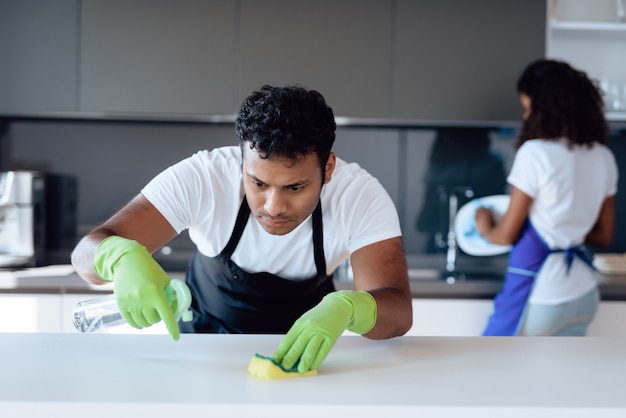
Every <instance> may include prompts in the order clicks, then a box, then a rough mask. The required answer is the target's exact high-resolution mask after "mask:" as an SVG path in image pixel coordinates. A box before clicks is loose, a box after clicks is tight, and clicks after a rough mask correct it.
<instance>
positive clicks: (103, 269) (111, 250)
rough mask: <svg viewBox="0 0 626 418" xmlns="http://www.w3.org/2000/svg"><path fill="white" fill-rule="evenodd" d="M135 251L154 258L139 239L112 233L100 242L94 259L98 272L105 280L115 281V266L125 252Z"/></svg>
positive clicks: (137, 253) (140, 254)
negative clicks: (135, 239)
mask: <svg viewBox="0 0 626 418" xmlns="http://www.w3.org/2000/svg"><path fill="white" fill-rule="evenodd" d="M127 253H133V254H134V255H135V256H136V255H139V256H140V257H143V256H144V255H145V256H146V257H150V258H152V256H151V255H150V253H149V252H148V250H147V249H146V247H144V246H143V245H141V244H139V243H138V242H137V241H133V240H130V239H126V238H122V237H120V236H117V235H111V236H110V237H107V238H105V239H103V240H102V242H100V245H98V248H97V249H96V253H95V255H94V260H93V268H94V270H95V271H96V274H97V275H98V276H99V277H100V278H101V279H102V280H103V281H105V282H112V281H113V274H114V272H115V267H116V265H117V263H118V262H119V260H120V259H121V258H122V256H123V255H124V254H127Z"/></svg>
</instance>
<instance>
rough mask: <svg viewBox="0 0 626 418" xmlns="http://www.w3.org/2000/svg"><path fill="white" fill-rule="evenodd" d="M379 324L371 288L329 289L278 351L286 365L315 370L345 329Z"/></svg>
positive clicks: (362, 330)
mask: <svg viewBox="0 0 626 418" xmlns="http://www.w3.org/2000/svg"><path fill="white" fill-rule="evenodd" d="M375 324H376V300H375V299H374V297H373V296H372V295H370V294H369V293H367V292H357V291H354V290H339V291H337V292H333V293H329V294H328V295H326V296H325V297H324V299H322V301H321V302H320V303H319V304H318V305H317V306H315V307H313V308H311V309H310V310H308V311H307V312H305V313H304V314H303V315H302V316H301V317H300V318H299V319H298V320H297V321H296V322H295V323H294V324H293V326H292V327H291V329H289V332H287V335H286V336H285V338H284V339H283V341H282V342H281V343H280V346H279V347H278V349H277V350H276V352H275V353H274V360H276V361H277V362H279V363H281V365H282V366H283V367H284V368H285V369H291V368H292V367H294V366H295V365H296V364H297V365H298V372H300V373H304V372H306V371H308V370H314V369H317V368H318V367H319V365H320V364H322V362H323V361H324V359H325V358H326V356H327V355H328V353H329V352H330V350H331V349H332V348H333V346H334V345H335V342H336V341H337V339H338V338H339V336H340V335H341V334H342V333H343V331H344V330H346V329H347V330H349V331H352V332H355V333H357V334H365V333H367V332H369V331H370V330H371V329H372V328H373V327H374V325H375Z"/></svg>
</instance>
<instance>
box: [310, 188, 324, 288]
mask: <svg viewBox="0 0 626 418" xmlns="http://www.w3.org/2000/svg"><path fill="white" fill-rule="evenodd" d="M312 221H313V255H314V257H315V267H316V269H317V274H318V275H320V274H321V275H323V276H326V257H324V228H323V227H322V201H321V200H320V201H319V202H317V206H316V207H315V210H314V211H313V218H312Z"/></svg>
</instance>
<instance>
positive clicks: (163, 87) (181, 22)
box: [80, 0, 239, 114]
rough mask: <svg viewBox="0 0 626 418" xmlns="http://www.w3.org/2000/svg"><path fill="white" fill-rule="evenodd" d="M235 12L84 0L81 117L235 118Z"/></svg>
mask: <svg viewBox="0 0 626 418" xmlns="http://www.w3.org/2000/svg"><path fill="white" fill-rule="evenodd" d="M236 5H237V2H235V1H232V0H211V1H205V0H180V1H176V2H173V1H169V0H133V1H125V0H111V1H93V0H83V1H82V2H81V8H80V10H81V20H80V22H81V23H80V24H81V44H80V66H81V74H80V86H81V88H80V110H81V111H87V112H93V111H95V112H99V111H103V112H152V113H160V112H165V113H168V112H169V113H205V114H207V113H208V114H212V113H213V114H231V113H233V112H234V111H235V109H236V108H237V107H238V104H239V103H236V101H235V92H236V82H237V79H236V77H237V74H238V72H237V68H236V45H235V37H236V34H235V28H236V24H235V9H236Z"/></svg>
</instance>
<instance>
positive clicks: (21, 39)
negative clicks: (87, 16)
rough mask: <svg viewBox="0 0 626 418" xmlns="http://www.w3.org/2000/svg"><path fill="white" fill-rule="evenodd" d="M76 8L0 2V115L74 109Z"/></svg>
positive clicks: (74, 1) (71, 3)
mask: <svg viewBox="0 0 626 418" xmlns="http://www.w3.org/2000/svg"><path fill="white" fill-rule="evenodd" d="M78 3H79V2H78V0H55V1H53V2H48V1H43V2H42V1H39V0H14V1H6V0H3V1H0V57H2V58H1V61H0V112H21V111H75V110H77V109H78V100H77V97H78V88H79V84H78V78H79V65H78V44H79V27H78Z"/></svg>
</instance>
